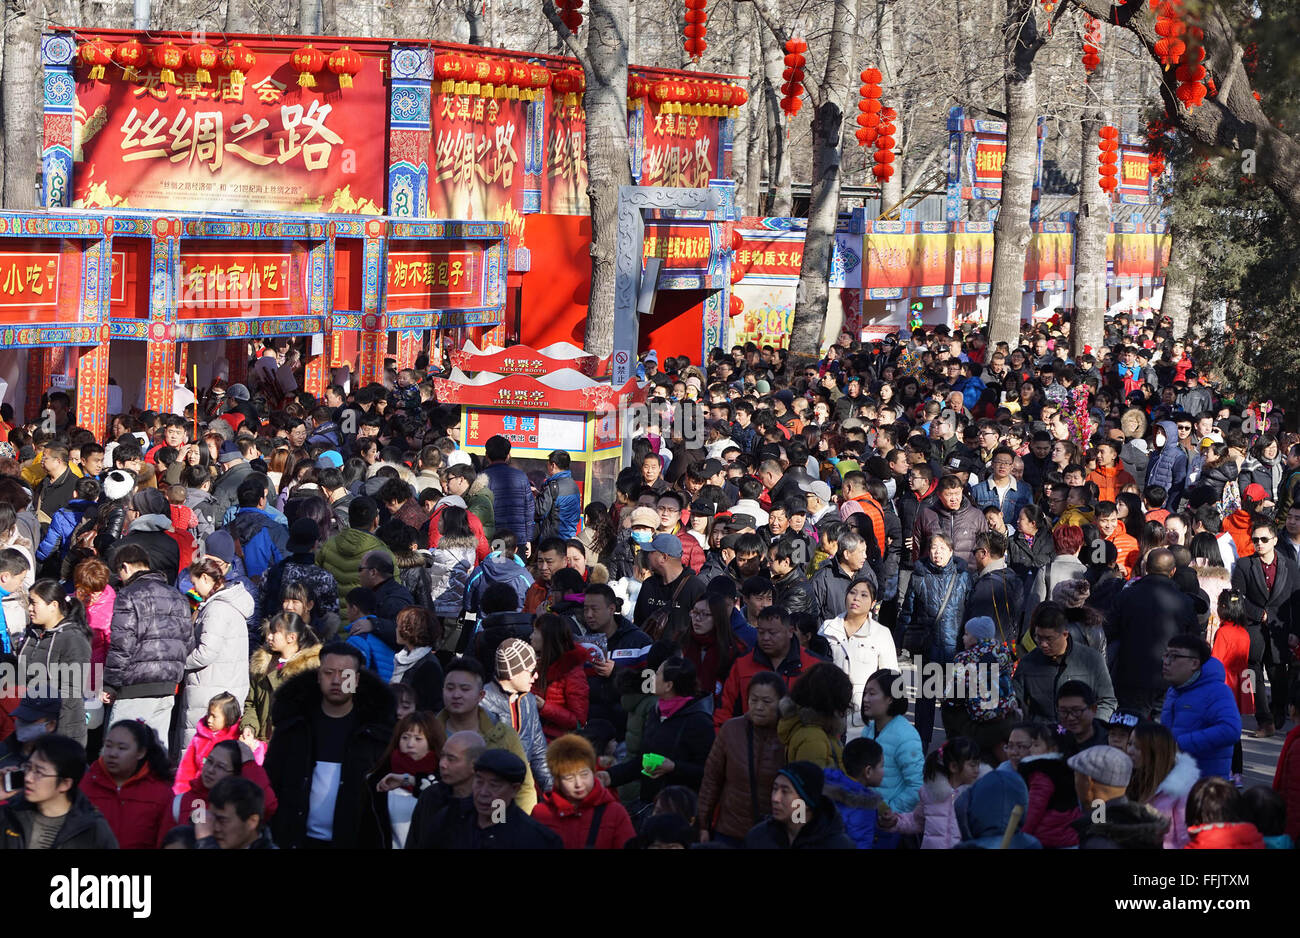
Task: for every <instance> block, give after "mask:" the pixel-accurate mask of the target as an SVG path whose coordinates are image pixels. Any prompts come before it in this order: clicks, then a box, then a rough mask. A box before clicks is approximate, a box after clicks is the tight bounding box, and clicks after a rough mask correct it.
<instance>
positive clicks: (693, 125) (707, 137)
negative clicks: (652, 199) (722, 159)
mask: <svg viewBox="0 0 1300 938" xmlns="http://www.w3.org/2000/svg"><path fill="white" fill-rule="evenodd" d="M659 108H660V105H659V104H657V103H655V102H653V101H649V102H647V104H646V108H645V151H644V155H643V158H642V161H641V173H642V175H641V184H642V185H645V186H678V187H682V188H686V189H703V188H705V187H707V186H708V184H709V180H710V179H713V178H716V177H717V175H718V173H717V165H718V160H719V149H720V148H719V146H718V118H716V117H700V116H696V115H687V114H664V113H663V112H662V111H661V110H660V109H659Z"/></svg>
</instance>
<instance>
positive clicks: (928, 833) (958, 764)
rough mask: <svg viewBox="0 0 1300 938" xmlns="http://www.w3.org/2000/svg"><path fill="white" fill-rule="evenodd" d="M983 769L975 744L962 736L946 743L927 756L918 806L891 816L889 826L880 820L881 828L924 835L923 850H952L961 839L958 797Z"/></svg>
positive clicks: (887, 822)
mask: <svg viewBox="0 0 1300 938" xmlns="http://www.w3.org/2000/svg"><path fill="white" fill-rule="evenodd" d="M982 768H983V763H982V762H981V761H980V748H979V744H978V743H976V742H975V741H974V740H972V739H967V738H966V737H965V736H958V737H956V738H954V739H950V740H948V741H947V742H946V743H944V744H943V745H942V746H940V747H939V748H938V749H936V750H934V752H932V753H930V755H929V756H927V757H926V760H925V768H924V769H923V770H922V771H923V778H924V784H923V785H922V786H921V801H920V803H919V804H917V806H916V807H915V808H914V809H912V810H911V811H909V812H908V813H906V814H897V815H894V817H893V819H891V820H892V823H891V822H890V821H886V820H881V821H880V822H879V823H880V826H881V827H882V828H884V829H886V830H887V829H889V828H890V827H894V828H895V829H896V830H897V832H898V833H900V834H921V835H923V836H922V838H921V849H922V850H951V849H952V848H953V847H955V846H957V843H958V842H959V841H960V840H961V830H960V829H959V828H958V826H957V811H956V807H955V806H956V803H957V796H958V795H959V794H961V792H962V791H963V790H964V789H965V788H966V787H967V786H968V785H971V784H973V783H974V782H975V781H976V780H977V779H978V778H979V777H980V774H981V771H982ZM895 825H897V826H896V827H895Z"/></svg>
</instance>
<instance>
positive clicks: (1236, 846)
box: [1183, 823, 1265, 850]
mask: <svg viewBox="0 0 1300 938" xmlns="http://www.w3.org/2000/svg"><path fill="white" fill-rule="evenodd" d="M1187 833H1189V834H1191V835H1192V839H1191V840H1190V841H1188V843H1187V846H1186V847H1184V848H1183V849H1184V850H1263V849H1265V844H1264V838H1263V837H1261V836H1260V833H1259V831H1258V830H1257V829H1256V828H1255V825H1254V824H1245V823H1240V824H1201V825H1200V826H1198V827H1189V828H1187Z"/></svg>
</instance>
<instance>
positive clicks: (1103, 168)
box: [1097, 125, 1119, 192]
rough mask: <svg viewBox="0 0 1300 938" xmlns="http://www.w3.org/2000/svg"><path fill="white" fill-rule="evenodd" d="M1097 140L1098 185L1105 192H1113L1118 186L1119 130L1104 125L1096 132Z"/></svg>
mask: <svg viewBox="0 0 1300 938" xmlns="http://www.w3.org/2000/svg"><path fill="white" fill-rule="evenodd" d="M1097 138H1098V139H1097V149H1098V151H1099V152H1098V154H1097V162H1098V163H1099V164H1100V166H1099V167H1098V172H1099V173H1100V175H1101V179H1100V180H1099V183H1100V185H1101V188H1102V189H1104V190H1105V191H1106V192H1114V191H1115V189H1116V188H1118V186H1119V179H1118V178H1117V177H1118V176H1119V167H1118V165H1117V164H1118V163H1119V128H1118V127H1111V126H1109V125H1105V126H1103V127H1101V128H1100V129H1099V130H1098V131H1097Z"/></svg>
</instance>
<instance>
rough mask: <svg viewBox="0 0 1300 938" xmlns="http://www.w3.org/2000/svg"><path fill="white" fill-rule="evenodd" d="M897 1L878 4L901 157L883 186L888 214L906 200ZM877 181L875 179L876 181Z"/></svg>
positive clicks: (884, 65) (883, 66)
mask: <svg viewBox="0 0 1300 938" xmlns="http://www.w3.org/2000/svg"><path fill="white" fill-rule="evenodd" d="M896 2H897V0H877V2H876V37H877V43H878V47H879V49H880V71H881V74H882V76H883V78H884V92H885V100H886V101H893V102H894V103H895V105H896V108H895V110H897V111H898V119H897V120H895V121H894V127H895V133H894V139H895V140H896V141H897V143H896V145H895V146H894V152H895V153H896V154H897V155H898V158H897V160H896V161H895V162H894V175H892V176H890V177H889V178H888V179H886V180H885V181H884V182H882V183H881V184H880V210H881V211H882V212H884V211H885V210H886V209H888V208H890V207H891V206H894V205H897V204H898V203H899V201H900V200H902V198H903V152H904V150H903V110H904V109H903V106H902V105H903V100H902V94H903V87H902V81H901V79H900V77H899V73H900V72H901V71H902V64H903V63H902V56H901V55H900V50H899V48H898V39H897V36H896V34H895V32H894V4H895V3H896ZM872 178H873V179H874V178H875V177H872Z"/></svg>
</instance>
